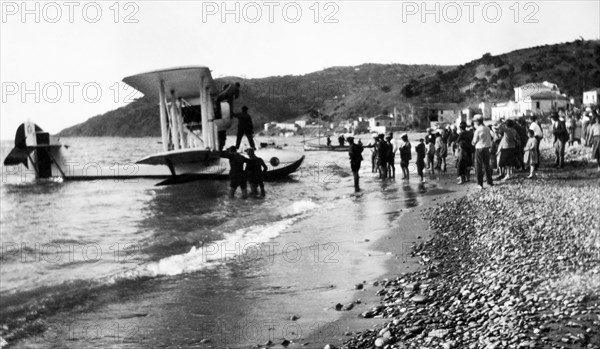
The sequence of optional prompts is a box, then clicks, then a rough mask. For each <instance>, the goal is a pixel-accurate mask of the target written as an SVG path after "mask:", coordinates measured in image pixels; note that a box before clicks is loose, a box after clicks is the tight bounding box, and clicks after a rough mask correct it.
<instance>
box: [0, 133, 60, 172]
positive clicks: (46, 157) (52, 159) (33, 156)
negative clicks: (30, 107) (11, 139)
mask: <svg viewBox="0 0 600 349" xmlns="http://www.w3.org/2000/svg"><path fill="white" fill-rule="evenodd" d="M61 147H62V145H61V144H60V143H58V142H57V141H54V140H52V137H51V136H50V134H49V133H47V132H44V130H42V128H41V127H39V126H38V125H36V124H34V123H33V122H31V121H27V122H25V123H23V124H21V125H20V126H19V127H18V128H17V133H16V134H15V147H14V148H13V149H12V150H11V151H10V153H9V154H8V156H7V157H6V159H4V166H17V165H19V164H23V165H25V167H27V168H30V165H31V166H32V167H33V168H34V169H35V173H36V177H37V178H50V177H54V176H63V177H64V173H63V172H62V169H61V168H60V165H59V162H60V161H61V160H62V153H61Z"/></svg>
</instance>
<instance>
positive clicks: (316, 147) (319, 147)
mask: <svg viewBox="0 0 600 349" xmlns="http://www.w3.org/2000/svg"><path fill="white" fill-rule="evenodd" d="M348 150H350V146H349V145H327V144H315V143H304V151H348Z"/></svg>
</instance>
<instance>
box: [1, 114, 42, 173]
mask: <svg viewBox="0 0 600 349" xmlns="http://www.w3.org/2000/svg"><path fill="white" fill-rule="evenodd" d="M41 131H42V129H41V128H40V127H39V126H38V125H36V124H34V123H33V122H31V121H27V122H26V123H23V124H21V125H20V126H19V127H17V132H16V133H15V147H14V148H13V149H12V150H11V151H10V153H8V156H7V157H6V159H4V166H17V165H19V164H23V165H25V167H27V168H29V165H28V162H27V160H28V157H29V154H31V152H32V151H33V150H32V149H31V148H28V146H30V145H36V144H37V143H36V137H35V135H36V133H37V132H41Z"/></svg>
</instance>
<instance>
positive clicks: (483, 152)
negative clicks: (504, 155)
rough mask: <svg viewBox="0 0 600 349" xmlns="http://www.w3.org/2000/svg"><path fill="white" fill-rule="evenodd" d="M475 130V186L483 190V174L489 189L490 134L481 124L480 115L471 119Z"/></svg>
mask: <svg viewBox="0 0 600 349" xmlns="http://www.w3.org/2000/svg"><path fill="white" fill-rule="evenodd" d="M473 121H475V124H476V125H477V128H476V129H475V133H474V134H473V145H474V146H475V171H476V172H477V184H479V187H480V188H481V189H483V172H484V170H485V178H486V180H487V184H488V185H489V186H490V187H491V186H493V185H494V183H493V182H492V168H491V167H490V148H491V147H492V133H491V132H490V129H489V128H488V127H487V126H485V125H484V124H483V117H482V116H481V115H480V114H477V115H475V117H474V118H473Z"/></svg>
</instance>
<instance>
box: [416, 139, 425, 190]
mask: <svg viewBox="0 0 600 349" xmlns="http://www.w3.org/2000/svg"><path fill="white" fill-rule="evenodd" d="M415 151H416V152H417V173H418V174H419V177H421V182H423V169H424V168H425V140H424V139H423V138H421V139H419V144H417V146H416V147H415Z"/></svg>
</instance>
